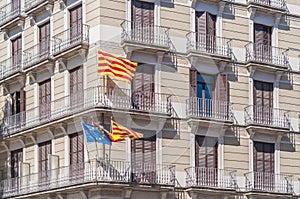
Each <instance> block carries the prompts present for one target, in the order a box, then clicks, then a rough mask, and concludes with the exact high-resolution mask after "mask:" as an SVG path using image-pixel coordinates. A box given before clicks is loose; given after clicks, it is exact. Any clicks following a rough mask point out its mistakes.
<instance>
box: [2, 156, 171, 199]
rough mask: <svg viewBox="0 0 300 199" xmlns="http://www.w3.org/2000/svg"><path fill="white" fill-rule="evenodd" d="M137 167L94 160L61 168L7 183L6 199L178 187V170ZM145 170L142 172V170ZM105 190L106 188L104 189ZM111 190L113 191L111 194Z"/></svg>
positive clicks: (162, 167)
mask: <svg viewBox="0 0 300 199" xmlns="http://www.w3.org/2000/svg"><path fill="white" fill-rule="evenodd" d="M137 165H142V167H141V168H139V167H135V166H134V164H132V165H131V164H130V163H129V162H125V161H112V160H110V161H108V160H99V161H96V160H91V161H89V162H86V163H82V164H78V165H71V166H64V167H59V168H57V169H52V170H47V171H43V172H42V173H33V174H29V175H26V176H21V177H17V178H11V179H6V180H3V182H2V184H3V196H2V197H3V198H7V197H13V196H18V195H26V194H31V193H39V192H43V191H47V192H48V193H49V192H50V191H52V192H54V193H55V192H56V190H55V189H58V188H64V187H69V189H70V188H72V186H75V187H74V188H75V189H78V188H79V187H80V186H84V185H85V184H89V185H90V186H99V185H100V186H101V183H102V184H105V185H107V184H109V183H113V184H114V186H113V187H115V188H116V189H120V188H122V187H124V186H128V184H132V183H135V184H136V185H137V184H143V185H162V186H174V182H175V181H174V178H175V176H174V175H173V174H174V170H175V168H174V166H171V165H157V164H141V163H138V164H137ZM140 169H141V170H140ZM102 188H103V189H105V187H102ZM111 188H112V187H111V186H110V187H109V189H110V190H111Z"/></svg>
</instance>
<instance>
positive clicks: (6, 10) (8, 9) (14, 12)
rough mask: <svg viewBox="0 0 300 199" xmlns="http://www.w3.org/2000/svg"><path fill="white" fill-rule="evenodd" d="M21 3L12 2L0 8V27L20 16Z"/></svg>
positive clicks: (18, 0) (18, 1)
mask: <svg viewBox="0 0 300 199" xmlns="http://www.w3.org/2000/svg"><path fill="white" fill-rule="evenodd" d="M21 12H22V10H21V1H20V0H17V1H12V2H11V3H8V4H6V5H4V6H2V7H1V8H0V26H2V25H4V24H6V23H7V22H9V21H11V20H13V19H14V18H16V17H18V16H20V15H21Z"/></svg>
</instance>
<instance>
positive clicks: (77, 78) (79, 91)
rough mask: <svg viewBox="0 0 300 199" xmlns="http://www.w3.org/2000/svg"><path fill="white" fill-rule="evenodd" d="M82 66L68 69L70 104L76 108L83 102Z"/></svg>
mask: <svg viewBox="0 0 300 199" xmlns="http://www.w3.org/2000/svg"><path fill="white" fill-rule="evenodd" d="M83 95H84V93H83V67H82V66H79V67H77V68H75V69H73V70H71V71H70V102H71V103H70V104H71V106H72V107H74V108H76V107H78V106H82V103H83Z"/></svg>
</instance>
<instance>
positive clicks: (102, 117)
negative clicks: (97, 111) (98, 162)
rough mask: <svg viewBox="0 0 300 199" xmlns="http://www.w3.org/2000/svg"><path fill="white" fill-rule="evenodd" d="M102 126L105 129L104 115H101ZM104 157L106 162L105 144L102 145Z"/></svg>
mask: <svg viewBox="0 0 300 199" xmlns="http://www.w3.org/2000/svg"><path fill="white" fill-rule="evenodd" d="M101 124H102V126H103V127H104V113H101ZM102 157H103V160H105V144H104V143H103V144H102Z"/></svg>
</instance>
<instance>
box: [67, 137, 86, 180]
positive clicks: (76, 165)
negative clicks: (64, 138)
mask: <svg viewBox="0 0 300 199" xmlns="http://www.w3.org/2000/svg"><path fill="white" fill-rule="evenodd" d="M69 138H70V179H71V180H82V179H83V178H84V142H83V139H84V136H83V134H79V133H74V134H71V135H70V136H69Z"/></svg>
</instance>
